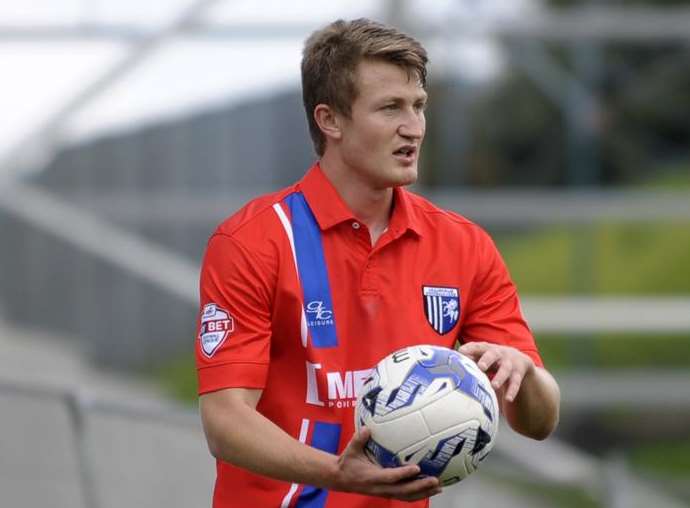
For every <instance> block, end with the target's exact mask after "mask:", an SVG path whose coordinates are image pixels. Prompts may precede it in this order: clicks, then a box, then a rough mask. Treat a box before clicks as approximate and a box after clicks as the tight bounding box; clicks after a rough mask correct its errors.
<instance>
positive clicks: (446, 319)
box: [422, 286, 460, 335]
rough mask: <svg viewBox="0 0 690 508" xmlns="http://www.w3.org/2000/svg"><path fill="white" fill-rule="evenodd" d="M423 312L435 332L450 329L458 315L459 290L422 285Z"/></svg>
mask: <svg viewBox="0 0 690 508" xmlns="http://www.w3.org/2000/svg"><path fill="white" fill-rule="evenodd" d="M422 292H423V294H424V314H426V320H427V321H428V322H429V324H430V325H431V327H432V328H433V329H434V330H436V332H437V333H440V334H441V335H444V334H446V333H448V332H449V331H451V330H452V329H453V327H454V326H455V324H456V323H457V322H458V318H459V317H460V292H459V291H458V289H457V288H446V287H437V286H422Z"/></svg>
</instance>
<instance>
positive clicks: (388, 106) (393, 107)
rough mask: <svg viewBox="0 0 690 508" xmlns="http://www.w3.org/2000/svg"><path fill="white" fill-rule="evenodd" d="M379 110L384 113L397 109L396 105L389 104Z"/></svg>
mask: <svg viewBox="0 0 690 508" xmlns="http://www.w3.org/2000/svg"><path fill="white" fill-rule="evenodd" d="M381 109H383V110H384V111H395V110H396V109H398V105H397V104H395V103H394V102H391V103H390V104H385V105H384V106H383V107H382V108H381Z"/></svg>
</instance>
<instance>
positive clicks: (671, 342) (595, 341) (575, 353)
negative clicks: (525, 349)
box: [537, 333, 690, 370]
mask: <svg viewBox="0 0 690 508" xmlns="http://www.w3.org/2000/svg"><path fill="white" fill-rule="evenodd" d="M537 344H538V346H539V351H540V352H541V355H542V358H543V360H544V363H545V364H546V365H547V366H548V368H549V369H553V370H565V369H577V368H592V369H624V368H639V369H645V368H649V369H673V368H690V333H688V334H677V335H654V336H652V335H649V334H641V333H639V334H631V333H625V334H624V333H618V334H594V335H572V336H560V335H554V334H548V335H547V334H544V335H540V336H538V337H537ZM650 345H652V346H653V347H650Z"/></svg>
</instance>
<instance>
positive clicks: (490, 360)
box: [477, 349, 499, 372]
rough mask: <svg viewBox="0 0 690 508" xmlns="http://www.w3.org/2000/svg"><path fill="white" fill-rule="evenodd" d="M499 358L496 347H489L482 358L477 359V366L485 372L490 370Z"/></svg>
mask: <svg viewBox="0 0 690 508" xmlns="http://www.w3.org/2000/svg"><path fill="white" fill-rule="evenodd" d="M498 359H499V354H498V351H496V350H495V349H488V350H487V351H486V352H485V353H484V354H483V355H482V356H481V357H480V358H479V360H477V366H478V367H479V368H480V369H481V370H482V371H484V372H486V371H487V370H489V369H490V368H491V366H492V365H493V364H494V363H496V361H497V360H498Z"/></svg>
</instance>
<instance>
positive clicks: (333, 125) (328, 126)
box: [314, 104, 342, 139]
mask: <svg viewBox="0 0 690 508" xmlns="http://www.w3.org/2000/svg"><path fill="white" fill-rule="evenodd" d="M314 120H315V121H316V125H318V126H319V129H321V132H323V135H324V136H326V138H327V139H340V138H341V137H342V132H341V130H340V115H338V113H336V112H335V111H334V110H333V108H331V107H330V106H328V105H326V104H318V105H317V106H316V107H315V108H314Z"/></svg>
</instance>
